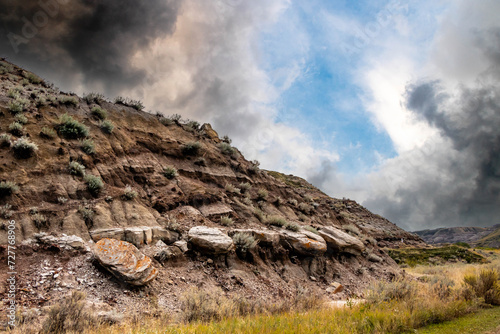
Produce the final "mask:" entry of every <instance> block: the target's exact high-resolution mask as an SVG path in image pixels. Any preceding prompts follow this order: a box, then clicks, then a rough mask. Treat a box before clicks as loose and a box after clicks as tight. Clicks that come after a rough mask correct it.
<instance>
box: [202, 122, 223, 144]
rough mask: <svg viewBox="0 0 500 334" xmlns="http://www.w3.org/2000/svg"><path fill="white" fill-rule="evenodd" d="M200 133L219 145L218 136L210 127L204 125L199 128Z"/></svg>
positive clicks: (206, 124)
mask: <svg viewBox="0 0 500 334" xmlns="http://www.w3.org/2000/svg"><path fill="white" fill-rule="evenodd" d="M201 131H202V133H203V134H204V135H206V136H207V137H208V138H210V139H212V140H213V141H215V142H216V143H220V142H221V140H220V138H219V134H218V133H217V132H216V131H215V130H214V129H213V128H212V126H211V125H210V124H208V123H205V124H203V125H202V126H201Z"/></svg>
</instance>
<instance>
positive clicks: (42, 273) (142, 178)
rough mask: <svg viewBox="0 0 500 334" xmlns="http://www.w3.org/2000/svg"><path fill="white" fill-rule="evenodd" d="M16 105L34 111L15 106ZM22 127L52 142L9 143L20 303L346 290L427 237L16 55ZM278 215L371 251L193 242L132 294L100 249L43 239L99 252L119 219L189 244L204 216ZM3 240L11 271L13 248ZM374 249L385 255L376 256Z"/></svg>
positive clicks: (5, 121) (132, 302)
mask: <svg viewBox="0 0 500 334" xmlns="http://www.w3.org/2000/svg"><path fill="white" fill-rule="evenodd" d="M16 104H17V105H18V106H19V105H20V106H21V107H20V108H21V109H22V111H20V112H17V111H15V110H13V109H16ZM95 107H99V108H102V109H104V110H105V111H106V113H107V117H106V120H108V121H110V122H112V124H113V125H114V128H113V130H112V131H111V133H107V132H106V131H104V130H103V129H102V128H101V120H100V119H99V117H98V116H96V112H94V113H93V112H92V109H95ZM65 114H68V115H70V116H71V117H73V118H74V119H75V120H76V121H78V122H79V123H81V124H83V125H85V126H86V127H88V130H89V134H88V136H87V137H86V139H90V140H91V141H93V143H94V145H95V153H93V154H87V153H85V152H84V151H83V149H82V146H83V145H84V143H83V142H82V140H77V139H67V138H65V136H64V132H63V130H62V127H61V124H62V123H61V122H62V121H61V119H60V118H61V116H62V115H65ZM19 115H23V116H24V117H25V119H23V117H22V116H19ZM101 116H102V115H101ZM16 121H18V122H19V123H26V124H21V125H22V126H21V129H17V130H18V132H16V131H17V130H16V129H14V130H13V129H12V128H13V126H11V124H12V123H13V122H16ZM48 129H51V130H52V131H53V132H51V130H48ZM9 132H13V134H12V138H11V139H10V142H12V143H14V142H16V141H17V140H18V139H19V138H20V137H21V136H23V137H25V138H28V139H29V140H30V141H31V142H33V143H35V144H36V145H37V147H38V149H37V150H36V151H35V152H34V154H33V156H31V157H29V158H21V157H20V156H19V154H17V155H16V153H15V150H14V149H13V147H12V146H11V147H9V146H8V145H3V146H2V147H0V181H3V182H13V183H15V185H16V186H17V187H18V190H17V191H15V192H13V193H12V194H9V192H8V191H7V192H4V193H2V196H0V206H1V207H2V211H1V212H0V214H1V215H2V217H0V219H1V220H0V224H1V226H0V245H6V244H7V229H6V223H7V221H8V220H15V221H16V236H17V245H18V247H19V249H18V252H19V253H18V256H17V261H18V263H17V266H18V270H19V280H20V281H19V287H18V288H19V294H18V298H19V302H20V305H25V306H43V305H48V304H50V303H51V301H52V300H57V298H59V297H58V296H60V295H63V294H66V293H67V292H68V291H70V290H72V289H75V288H78V289H81V290H83V291H86V292H87V294H88V295H89V298H91V299H92V300H93V301H95V302H96V303H99V305H101V304H103V305H108V306H109V307H114V308H117V309H118V310H120V311H123V310H127V309H131V308H134V307H135V308H138V309H140V308H141V303H142V302H143V300H144V296H149V295H154V296H155V298H157V300H158V303H159V304H160V305H161V306H163V307H165V308H167V309H168V308H169V309H172V310H175V309H177V308H178V306H179V298H180V295H181V294H182V293H183V292H184V291H185V290H186V289H187V288H188V287H189V286H193V285H198V286H205V285H206V286H219V287H222V288H223V289H224V291H226V292H228V293H230V294H231V293H234V294H242V295H246V296H250V297H252V296H265V297H267V298H280V297H285V296H288V295H291V294H293V293H294V291H296V289H297V287H298V286H301V287H307V288H310V289H316V290H319V291H322V292H324V293H325V294H326V292H325V291H326V289H327V288H328V287H329V284H330V283H332V282H334V281H338V282H340V283H342V284H343V285H345V286H346V290H345V291H344V296H345V295H350V294H352V293H355V292H358V293H360V291H362V288H363V287H365V286H366V285H367V284H368V283H369V282H371V281H372V280H373V279H375V278H380V277H383V278H390V277H393V276H394V275H396V274H398V272H399V269H398V267H397V265H396V264H395V263H394V261H392V259H391V258H390V257H389V256H387V254H386V252H384V251H383V250H382V249H381V247H384V246H391V247H398V246H399V245H400V243H401V240H403V241H404V243H405V244H410V245H413V246H418V245H421V244H423V242H422V240H421V239H420V238H419V237H418V236H416V235H414V234H411V233H408V232H406V231H403V230H402V229H400V228H398V227H397V226H396V225H394V224H392V223H391V222H389V221H388V220H386V219H384V218H383V217H380V216H378V215H375V214H373V213H371V212H369V211H368V210H366V209H365V208H363V207H362V206H361V205H359V204H357V203H356V202H354V201H351V200H347V199H334V198H330V197H328V196H327V195H325V194H324V193H323V192H321V191H320V190H319V189H316V188H315V187H313V186H312V185H310V184H308V183H307V182H306V181H304V180H303V179H300V178H298V177H295V176H289V175H283V174H280V173H277V172H268V171H264V170H260V169H259V168H258V166H257V164H255V163H254V162H249V161H247V160H245V158H244V157H243V156H242V155H241V153H240V152H239V151H237V149H235V148H231V147H230V145H228V144H227V143H226V144H221V139H219V137H218V135H217V133H216V132H215V131H214V130H213V129H211V127H210V125H208V124H205V125H203V126H201V127H200V126H199V125H198V124H196V123H192V122H191V123H189V122H186V121H181V120H179V119H176V118H174V119H171V118H168V119H167V118H165V117H163V116H161V115H153V114H150V113H147V112H144V111H142V108H141V106H140V105H138V104H137V103H135V102H133V101H123V102H122V103H111V102H109V101H106V100H105V99H102V98H100V97H96V98H93V97H92V98H91V97H90V96H88V97H87V98H85V99H84V98H80V97H78V96H76V95H72V94H66V93H63V92H60V91H59V90H58V89H56V88H54V87H53V86H52V85H50V84H48V83H46V82H44V81H43V80H40V79H39V78H38V77H37V76H36V75H34V74H32V73H29V72H27V71H25V70H23V69H21V68H18V67H17V66H15V65H13V64H10V63H8V62H6V61H5V60H3V61H2V62H0V134H2V133H9ZM195 142H197V143H199V146H200V147H199V150H198V151H197V152H193V151H191V152H190V151H189V149H188V148H187V147H186V145H188V146H189V145H190V143H195ZM70 162H78V163H79V164H81V165H82V166H84V167H85V173H86V174H87V175H94V176H96V177H99V178H100V179H102V181H103V188H102V190H101V191H100V192H99V193H95V192H94V193H93V192H92V191H90V190H89V187H88V185H87V183H86V181H85V180H84V178H83V177H82V176H79V175H73V174H71V173H70V168H69V164H70ZM166 167H174V168H175V169H176V170H177V173H178V175H177V176H176V177H174V178H171V179H169V178H167V177H166V176H165V175H164V168H166ZM246 183H248V184H249V185H242V184H246ZM4 185H5V184H4ZM127 186H129V188H128V190H127ZM245 188H248V189H247V190H246V191H245ZM14 190H16V189H14ZM134 192H135V193H136V194H137V196H133V193H134ZM125 195H130V196H129V197H130V198H129V199H127V198H126V197H124V196H125ZM86 213H87V214H89V215H90V216H87V215H86ZM221 217H230V218H231V219H232V224H230V226H223V224H221ZM269 217H280V218H282V219H284V220H286V221H287V222H288V223H295V224H297V225H298V226H301V227H302V228H304V227H314V228H316V229H321V228H322V227H326V226H331V227H337V228H338V229H341V230H344V231H347V232H348V233H349V234H350V235H352V236H353V237H355V238H357V239H359V240H361V242H362V243H364V245H365V246H366V251H364V252H363V254H361V255H353V254H347V253H344V252H335V251H331V250H329V251H328V252H327V253H325V254H324V255H321V256H317V257H314V256H303V255H300V254H296V253H295V252H294V250H293V249H289V248H287V247H286V246H281V245H280V246H279V247H275V248H266V247H263V246H262V247H261V246H257V248H256V249H254V250H252V252H251V254H250V255H249V256H248V257H247V258H242V257H241V256H238V254H235V253H234V252H231V253H229V254H226V255H224V256H215V257H214V256H210V255H209V254H204V253H203V252H197V251H194V250H189V251H188V252H186V254H184V255H183V256H182V257H181V258H180V260H178V261H174V262H166V263H159V262H157V261H156V260H155V265H156V266H157V267H158V268H159V270H160V274H159V276H158V278H157V279H156V280H155V281H154V282H153V283H152V284H150V285H149V286H148V287H146V288H143V289H130V288H129V287H127V286H124V285H123V284H122V283H121V282H119V280H117V279H115V278H114V277H112V276H111V275H110V274H109V273H107V272H106V271H103V270H102V268H99V267H98V266H96V265H95V263H94V261H93V256H92V253H91V252H88V251H75V250H71V251H68V250H64V249H61V248H60V247H58V246H57V245H46V244H40V243H37V242H36V240H35V236H36V234H37V233H40V232H44V233H47V234H52V235H54V236H56V237H61V236H62V234H66V235H70V236H73V235H74V236H78V237H81V238H82V239H83V240H84V241H85V243H86V244H87V245H88V246H89V248H91V247H92V245H93V241H92V238H91V235H90V232H92V231H95V230H99V229H106V228H117V227H120V228H126V227H133V226H146V227H155V226H160V227H162V228H165V229H170V230H175V231H177V232H178V233H179V239H182V240H187V232H188V231H189V229H190V228H192V227H194V226H198V225H204V226H209V227H216V228H220V229H222V230H223V231H225V232H227V233H230V232H231V230H234V229H266V230H271V231H280V230H282V229H281V228H279V227H276V226H270V224H269V223H268V222H269ZM148 247H153V245H147V247H145V250H144V252H146V253H147V252H148V250H147V249H148ZM0 249H1V253H0V254H1V265H0V268H1V272H2V274H1V275H3V273H4V272H5V270H4V268H3V266H4V265H5V263H6V261H5V258H6V251H5V246H1V247H0ZM149 251H151V250H149ZM371 255H376V256H377V257H378V259H380V261H379V260H377V258H375V259H376V260H373V259H374V257H373V256H372V257H371V259H370V256H371ZM1 275H0V276H1ZM0 279H2V280H3V279H4V277H0ZM0 292H2V293H3V292H4V291H0ZM332 298H339V296H332ZM141 301H142V302H141Z"/></svg>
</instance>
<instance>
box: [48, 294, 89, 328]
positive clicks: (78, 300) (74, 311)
mask: <svg viewBox="0 0 500 334" xmlns="http://www.w3.org/2000/svg"><path fill="white" fill-rule="evenodd" d="M96 325H97V319H96V317H94V316H93V315H92V314H91V313H90V311H88V310H86V309H85V294H84V293H83V292H80V291H74V292H73V293H72V294H71V296H69V297H66V298H64V299H63V300H62V301H60V302H59V303H56V304H54V305H53V306H52V307H51V308H50V310H49V314H48V317H47V319H46V320H45V321H44V323H43V326H42V330H41V332H40V333H42V334H49V333H60V334H64V333H68V332H71V333H83V332H84V331H85V330H88V329H89V328H91V327H94V326H96Z"/></svg>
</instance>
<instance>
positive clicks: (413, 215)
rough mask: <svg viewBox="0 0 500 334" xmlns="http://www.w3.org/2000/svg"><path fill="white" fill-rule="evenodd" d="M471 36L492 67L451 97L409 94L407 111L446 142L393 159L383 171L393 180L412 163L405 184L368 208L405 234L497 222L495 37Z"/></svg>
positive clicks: (499, 122)
mask: <svg viewBox="0 0 500 334" xmlns="http://www.w3.org/2000/svg"><path fill="white" fill-rule="evenodd" d="M476 34H477V47H479V48H480V49H481V50H482V51H483V53H484V54H485V55H486V56H487V57H486V58H487V59H488V60H489V64H487V65H488V66H487V71H485V72H483V73H481V74H480V75H479V76H478V77H477V78H476V80H475V83H474V84H473V85H469V86H465V85H462V86H461V87H460V88H459V89H458V90H456V91H454V92H453V93H451V92H446V91H445V89H444V88H443V87H442V85H440V83H439V82H438V81H432V82H425V83H420V84H416V85H411V86H409V87H408V89H407V93H406V102H407V108H408V109H409V110H411V111H413V112H414V114H415V115H417V117H419V118H421V119H423V120H425V121H427V123H428V124H429V125H431V126H432V127H434V128H435V129H437V130H438V131H439V132H440V134H441V138H442V139H443V142H440V143H439V144H438V143H436V142H435V143H432V144H429V145H427V146H424V147H423V148H419V149H416V150H415V151H413V152H411V153H410V154H407V155H406V156H401V157H398V161H397V163H396V164H395V165H394V166H391V167H390V168H389V169H388V171H389V172H392V173H397V172H398V169H399V171H401V167H403V163H402V162H409V164H407V167H408V166H409V168H405V169H403V171H402V172H403V173H404V174H405V175H406V178H405V179H404V180H403V181H402V182H399V185H398V187H397V190H396V191H395V192H394V194H392V195H379V196H374V197H372V198H370V199H369V200H368V201H366V202H365V205H367V206H368V207H369V208H377V209H378V210H380V211H381V212H382V213H383V214H384V215H385V216H386V217H388V218H389V219H391V220H393V221H395V222H398V223H399V224H400V225H401V226H404V227H406V228H409V229H413V230H418V229H424V228H429V227H438V226H464V225H475V226H488V225H493V224H496V223H498V222H499V219H500V218H498V217H500V205H499V204H500V75H499V74H500V71H499V69H500V56H499V55H500V52H499V45H500V30H488V31H483V32H480V33H479V32H476ZM422 152H423V154H422ZM422 157H423V158H424V159H421V158H422ZM386 172H387V171H386ZM389 175H390V174H389Z"/></svg>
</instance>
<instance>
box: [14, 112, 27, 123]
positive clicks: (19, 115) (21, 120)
mask: <svg viewBox="0 0 500 334" xmlns="http://www.w3.org/2000/svg"><path fill="white" fill-rule="evenodd" d="M14 120H15V121H16V122H18V123H21V124H27V123H28V118H27V117H26V116H24V114H23V113H17V114H16V116H14Z"/></svg>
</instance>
